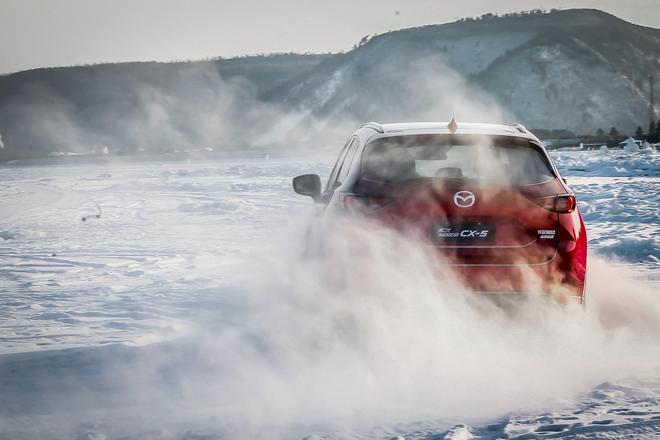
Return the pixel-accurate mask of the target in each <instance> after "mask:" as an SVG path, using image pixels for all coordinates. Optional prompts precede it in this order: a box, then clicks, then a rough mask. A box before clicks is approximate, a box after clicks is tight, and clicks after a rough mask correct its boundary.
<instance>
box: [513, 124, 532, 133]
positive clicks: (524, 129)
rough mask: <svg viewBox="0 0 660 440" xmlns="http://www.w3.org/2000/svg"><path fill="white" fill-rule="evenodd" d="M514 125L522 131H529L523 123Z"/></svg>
mask: <svg viewBox="0 0 660 440" xmlns="http://www.w3.org/2000/svg"><path fill="white" fill-rule="evenodd" d="M513 126H514V127H515V128H516V130H518V131H519V132H521V133H529V132H528V131H527V129H526V128H525V126H524V125H522V124H513Z"/></svg>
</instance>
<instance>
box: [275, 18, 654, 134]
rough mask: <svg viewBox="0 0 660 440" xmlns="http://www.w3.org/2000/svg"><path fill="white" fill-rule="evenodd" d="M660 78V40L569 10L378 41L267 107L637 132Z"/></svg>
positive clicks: (286, 90)
mask: <svg viewBox="0 0 660 440" xmlns="http://www.w3.org/2000/svg"><path fill="white" fill-rule="evenodd" d="M659 67H660V30H658V29H652V28H645V27H641V26H636V25H633V24H631V23H627V22H625V21H623V20H620V19H618V18H616V17H614V16H611V15H609V14H606V13H604V12H601V11H597V10H566V11H554V12H551V13H547V14H535V15H527V16H522V17H521V16H510V17H490V18H483V19H478V20H473V21H470V20H467V21H465V20H462V21H459V22H455V23H450V24H445V25H433V26H424V27H420V28H412V29H404V30H401V31H396V32H390V33H386V34H383V35H379V36H377V37H374V38H372V39H371V40H370V41H368V42H367V43H366V44H364V45H362V46H360V47H358V48H356V49H354V50H352V51H351V52H348V53H346V54H343V55H339V56H337V57H333V58H330V59H327V60H325V61H324V62H322V63H320V64H319V65H318V66H316V67H315V68H314V69H312V70H311V71H310V72H309V73H307V74H306V75H305V76H304V77H303V78H297V79H296V81H295V82H293V83H290V84H288V85H285V86H283V87H281V88H279V89H276V90H274V91H273V92H269V93H267V94H266V96H270V97H271V98H272V99H275V100H278V99H281V100H286V101H287V102H290V103H292V104H294V105H296V106H301V107H303V108H306V109H309V110H310V111H312V112H314V113H316V114H319V115H323V116H328V115H332V116H337V115H338V114H339V115H341V116H343V117H348V116H353V117H356V118H357V119H358V120H365V121H366V120H383V122H389V121H395V120H399V119H401V120H420V119H427V120H449V119H450V118H451V117H452V116H456V117H457V118H458V119H459V120H460V119H463V120H466V119H476V120H479V119H481V120H484V119H485V118H489V120H497V119H498V118H499V119H506V120H516V121H519V122H522V123H523V124H525V125H526V126H528V127H538V128H555V129H570V130H574V131H576V132H578V133H594V132H595V131H596V130H597V129H598V128H602V129H606V130H607V129H609V127H611V126H613V125H615V126H617V127H618V128H619V129H623V130H626V131H630V132H632V131H633V130H635V128H636V127H637V126H638V125H640V124H642V125H644V126H645V124H646V122H647V117H646V113H645V112H646V109H647V108H648V88H647V75H648V72H652V71H655V70H658V68H659ZM475 90H476V91H475ZM319 91H323V93H322V94H321V95H320V94H319Z"/></svg>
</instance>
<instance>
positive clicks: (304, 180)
mask: <svg viewBox="0 0 660 440" xmlns="http://www.w3.org/2000/svg"><path fill="white" fill-rule="evenodd" d="M293 190H294V191H295V192H297V193H298V194H302V195H303V196H309V197H311V198H312V199H314V201H315V202H320V201H321V178H320V177H319V176H318V174H303V175H302V176H297V177H294V178H293Z"/></svg>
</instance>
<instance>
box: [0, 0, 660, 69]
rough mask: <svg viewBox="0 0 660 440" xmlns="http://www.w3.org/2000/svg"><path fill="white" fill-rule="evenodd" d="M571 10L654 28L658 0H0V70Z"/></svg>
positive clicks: (189, 55)
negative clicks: (532, 11) (594, 10)
mask: <svg viewBox="0 0 660 440" xmlns="http://www.w3.org/2000/svg"><path fill="white" fill-rule="evenodd" d="M575 7H590V8H599V9H602V10H605V11H608V12H611V13H613V14H615V15H617V16H619V17H622V18H624V19H626V20H629V21H632V22H634V23H638V24H643V25H647V26H652V27H656V28H657V27H660V2H658V0H543V1H539V0H501V1H489V0H451V1H439V0H362V1H361V0H328V1H315V0H270V1H266V0H237V1H229V0H216V1H211V0H178V1H177V0H132V1H131V0H0V73H7V72H13V71H17V70H23V69H29V68H34V67H43V66H62V65H73V64H84V63H98V62H108V61H132V60H162V61H167V60H180V59H199V58H205V57H216V56H223V57H230V56H236V55H243V54H255V53H268V52H288V51H295V52H306V51H310V52H337V51H343V50H347V49H350V48H351V46H353V44H355V43H356V42H357V41H359V40H360V38H361V37H362V36H364V35H366V34H372V33H382V32H386V31H388V30H394V29H400V28H405V27H411V26H419V25H423V24H432V23H445V22H449V21H453V20H456V19H458V18H462V17H466V16H477V15H481V14H484V13H486V12H509V11H518V10H528V9H534V8H563V9H566V8H575Z"/></svg>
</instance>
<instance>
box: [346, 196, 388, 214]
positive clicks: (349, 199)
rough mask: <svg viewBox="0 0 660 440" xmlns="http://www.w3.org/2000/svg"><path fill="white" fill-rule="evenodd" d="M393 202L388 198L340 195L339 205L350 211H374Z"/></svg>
mask: <svg viewBox="0 0 660 440" xmlns="http://www.w3.org/2000/svg"><path fill="white" fill-rule="evenodd" d="M391 202H392V199H390V198H387V197H369V196H364V195H359V194H350V193H339V204H340V205H341V206H342V207H343V208H344V209H347V210H350V211H373V210H376V209H380V208H382V207H384V206H386V205H388V204H390V203H391Z"/></svg>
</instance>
